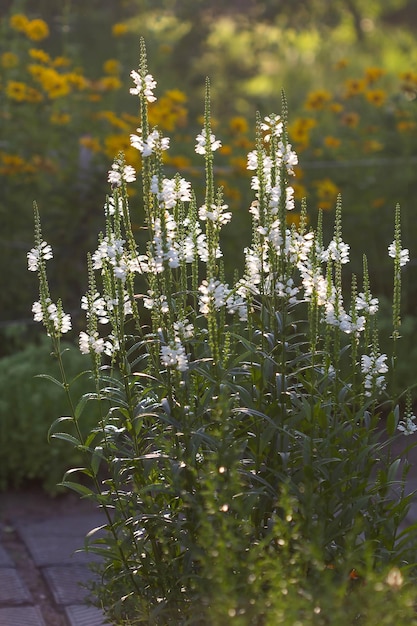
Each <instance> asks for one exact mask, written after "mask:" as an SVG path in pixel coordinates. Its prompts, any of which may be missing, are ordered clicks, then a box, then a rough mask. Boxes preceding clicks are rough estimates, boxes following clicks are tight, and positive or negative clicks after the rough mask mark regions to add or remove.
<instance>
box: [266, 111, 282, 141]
mask: <svg viewBox="0 0 417 626" xmlns="http://www.w3.org/2000/svg"><path fill="white" fill-rule="evenodd" d="M261 128H262V130H263V131H265V132H267V134H266V135H265V137H264V139H265V141H266V142H269V141H270V139H271V136H272V137H278V138H279V137H281V135H282V131H283V128H284V125H283V123H282V122H281V118H280V116H279V115H275V113H271V115H268V116H267V117H264V121H263V122H262V123H261Z"/></svg>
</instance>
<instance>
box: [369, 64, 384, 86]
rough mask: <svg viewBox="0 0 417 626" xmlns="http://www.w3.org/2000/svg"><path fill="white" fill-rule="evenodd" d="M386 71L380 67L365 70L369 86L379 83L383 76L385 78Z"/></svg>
mask: <svg viewBox="0 0 417 626" xmlns="http://www.w3.org/2000/svg"><path fill="white" fill-rule="evenodd" d="M384 74H385V70H383V69H382V68H380V67H368V68H367V69H366V70H365V79H366V82H367V83H368V84H372V83H374V82H375V81H377V80H378V79H379V78H381V76H384Z"/></svg>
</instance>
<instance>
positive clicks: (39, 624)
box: [0, 606, 72, 626]
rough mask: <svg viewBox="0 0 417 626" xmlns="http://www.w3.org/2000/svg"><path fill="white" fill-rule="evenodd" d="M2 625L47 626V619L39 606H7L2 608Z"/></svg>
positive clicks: (0, 625) (0, 615)
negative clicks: (45, 619)
mask: <svg viewBox="0 0 417 626" xmlns="http://www.w3.org/2000/svg"><path fill="white" fill-rule="evenodd" d="M0 626H45V621H44V619H43V617H42V613H41V612H40V610H39V608H38V607H37V606H22V607H16V608H14V607H6V608H0ZM71 626H72V624H71Z"/></svg>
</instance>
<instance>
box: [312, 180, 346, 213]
mask: <svg viewBox="0 0 417 626" xmlns="http://www.w3.org/2000/svg"><path fill="white" fill-rule="evenodd" d="M314 184H315V187H316V188H317V196H318V200H319V202H318V205H319V207H320V208H321V209H324V210H326V211H327V210H329V209H331V208H332V207H333V205H334V203H335V202H336V198H337V196H338V194H339V192H340V189H339V188H338V187H337V185H335V184H334V182H333V181H332V180H330V178H323V179H321V180H317V181H316V182H315V183H314Z"/></svg>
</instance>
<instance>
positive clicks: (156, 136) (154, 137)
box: [130, 128, 169, 157]
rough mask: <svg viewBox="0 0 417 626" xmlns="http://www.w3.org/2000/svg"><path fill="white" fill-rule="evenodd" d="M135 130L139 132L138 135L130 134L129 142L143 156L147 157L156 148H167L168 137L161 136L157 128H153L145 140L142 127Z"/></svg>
mask: <svg viewBox="0 0 417 626" xmlns="http://www.w3.org/2000/svg"><path fill="white" fill-rule="evenodd" d="M136 131H137V132H138V133H139V134H138V135H133V134H132V135H130V144H131V146H132V147H133V148H136V149H137V150H139V152H140V153H141V154H142V156H143V157H148V156H150V155H151V154H152V153H154V152H155V151H156V149H157V148H159V149H160V150H168V148H169V138H168V137H162V135H160V133H159V132H158V131H157V130H153V131H152V132H151V133H149V135H148V137H147V139H146V140H144V139H143V137H142V136H141V135H142V129H141V128H137V129H136Z"/></svg>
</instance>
